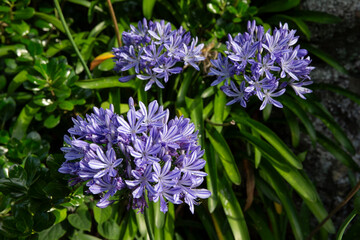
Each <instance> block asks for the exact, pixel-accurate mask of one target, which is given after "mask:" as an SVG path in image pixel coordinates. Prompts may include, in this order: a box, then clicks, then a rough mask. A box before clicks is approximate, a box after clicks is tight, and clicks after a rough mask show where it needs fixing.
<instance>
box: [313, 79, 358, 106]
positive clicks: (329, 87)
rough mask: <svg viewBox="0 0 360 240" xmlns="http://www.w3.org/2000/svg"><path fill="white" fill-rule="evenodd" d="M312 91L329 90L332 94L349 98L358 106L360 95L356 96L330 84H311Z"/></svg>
mask: <svg viewBox="0 0 360 240" xmlns="http://www.w3.org/2000/svg"><path fill="white" fill-rule="evenodd" d="M312 88H313V89H319V90H329V91H332V92H334V93H337V94H340V95H343V96H345V97H347V98H349V99H350V100H351V101H353V102H355V103H357V104H359V105H360V95H359V94H356V93H354V92H351V91H349V90H346V89H344V88H342V87H338V86H335V85H332V84H327V83H318V84H313V85H312Z"/></svg>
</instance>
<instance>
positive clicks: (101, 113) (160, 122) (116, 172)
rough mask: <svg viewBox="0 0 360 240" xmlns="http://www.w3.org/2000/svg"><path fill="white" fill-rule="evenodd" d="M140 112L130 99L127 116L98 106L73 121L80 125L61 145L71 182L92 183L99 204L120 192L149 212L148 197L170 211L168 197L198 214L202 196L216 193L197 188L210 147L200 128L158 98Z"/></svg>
mask: <svg viewBox="0 0 360 240" xmlns="http://www.w3.org/2000/svg"><path fill="white" fill-rule="evenodd" d="M139 105H140V109H139V110H135V107H134V102H133V99H132V98H130V99H129V107H130V110H129V111H128V113H127V116H126V118H123V117H122V116H119V115H117V114H116V113H114V108H113V106H112V105H111V106H110V109H106V110H105V109H102V108H100V109H99V108H96V107H94V113H92V114H91V115H86V118H84V119H83V118H81V117H80V116H78V117H77V118H76V119H73V122H74V127H72V128H70V129H69V130H68V132H69V133H70V136H67V135H65V136H64V140H65V142H66V145H67V146H66V147H63V148H61V150H62V151H63V152H64V153H65V159H66V161H65V162H64V163H63V164H62V166H61V167H60V168H59V172H61V173H64V174H70V175H73V178H72V179H71V180H70V182H71V184H76V183H79V182H84V181H86V182H87V183H86V186H88V187H89V192H90V193H92V194H100V196H101V199H100V200H99V202H98V203H97V206H98V207H101V208H104V207H107V206H108V205H110V204H111V203H112V202H114V198H113V197H112V196H114V195H115V194H117V195H120V196H122V197H125V198H130V200H131V201H132V207H133V208H134V209H140V211H141V212H143V210H144V208H145V207H146V206H147V204H146V196H147V197H148V199H149V200H150V201H154V202H157V201H160V210H161V211H162V212H164V213H165V212H167V210H168V206H167V201H170V202H172V203H174V204H180V203H182V202H185V203H187V204H188V205H189V206H190V210H191V212H192V213H193V212H194V205H197V204H198V202H197V199H199V198H203V199H204V198H208V197H209V196H210V195H211V193H210V191H208V190H206V189H201V188H197V187H199V186H200V185H201V183H202V182H203V180H204V177H205V176H206V175H207V174H206V173H205V172H203V171H202V169H203V168H204V166H205V160H204V159H202V156H203V155H204V150H201V147H200V146H199V145H198V131H195V126H194V124H193V123H190V119H188V118H184V117H179V118H178V117H175V118H174V119H171V120H170V121H168V120H169V111H168V110H167V109H165V110H164V109H163V107H162V106H159V105H158V103H157V101H153V102H151V103H150V104H149V106H148V107H146V106H145V105H144V104H143V103H142V102H140V103H139Z"/></svg>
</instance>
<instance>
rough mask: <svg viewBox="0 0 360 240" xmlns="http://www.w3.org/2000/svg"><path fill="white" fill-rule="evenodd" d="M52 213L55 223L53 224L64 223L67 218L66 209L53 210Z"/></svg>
mask: <svg viewBox="0 0 360 240" xmlns="http://www.w3.org/2000/svg"><path fill="white" fill-rule="evenodd" d="M52 213H53V214H54V215H55V223H54V224H57V223H60V222H62V221H64V220H65V219H66V217H67V209H66V208H63V209H55V210H54V211H52Z"/></svg>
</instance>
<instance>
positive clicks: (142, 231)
mask: <svg viewBox="0 0 360 240" xmlns="http://www.w3.org/2000/svg"><path fill="white" fill-rule="evenodd" d="M171 205H172V204H171V203H170V204H169V211H168V212H167V214H166V215H167V216H169V214H171V213H170V212H171ZM172 206H174V205H172ZM173 209H174V207H173ZM134 212H135V217H136V222H137V225H138V227H139V233H140V236H141V237H144V236H145V235H146V234H147V229H146V223H145V218H144V214H141V213H138V210H137V209H134ZM165 225H166V223H165ZM165 228H166V226H165Z"/></svg>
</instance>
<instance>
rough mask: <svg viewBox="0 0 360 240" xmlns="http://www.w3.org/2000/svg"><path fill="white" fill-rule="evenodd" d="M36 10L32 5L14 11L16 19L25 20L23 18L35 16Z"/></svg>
mask: <svg viewBox="0 0 360 240" xmlns="http://www.w3.org/2000/svg"><path fill="white" fill-rule="evenodd" d="M34 13H35V10H34V9H33V8H31V7H27V8H24V9H20V10H16V11H15V12H14V13H13V16H14V20H23V19H29V18H32V16H34Z"/></svg>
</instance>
